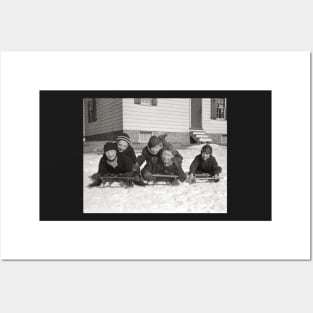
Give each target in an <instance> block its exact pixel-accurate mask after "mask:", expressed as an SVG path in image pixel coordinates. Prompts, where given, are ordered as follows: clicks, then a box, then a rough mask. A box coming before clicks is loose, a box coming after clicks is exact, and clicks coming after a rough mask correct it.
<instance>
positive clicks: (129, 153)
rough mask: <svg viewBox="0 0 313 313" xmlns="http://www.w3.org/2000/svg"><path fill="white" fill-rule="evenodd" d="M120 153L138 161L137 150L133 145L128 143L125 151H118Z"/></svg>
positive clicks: (133, 161) (133, 160)
mask: <svg viewBox="0 0 313 313" xmlns="http://www.w3.org/2000/svg"><path fill="white" fill-rule="evenodd" d="M116 149H117V144H116ZM118 153H119V154H122V155H124V156H127V157H128V158H130V159H131V161H132V163H136V154H135V151H134V149H133V147H132V146H130V145H128V147H127V149H126V150H125V151H123V152H118Z"/></svg>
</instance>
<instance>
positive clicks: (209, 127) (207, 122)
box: [202, 98, 227, 134]
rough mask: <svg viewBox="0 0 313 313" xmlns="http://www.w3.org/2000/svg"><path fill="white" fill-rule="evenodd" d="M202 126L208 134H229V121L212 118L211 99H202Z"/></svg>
mask: <svg viewBox="0 0 313 313" xmlns="http://www.w3.org/2000/svg"><path fill="white" fill-rule="evenodd" d="M202 127H203V130H205V131H206V132H207V133H208V134H227V121H219V120H212V119H211V99H206V98H204V99H202Z"/></svg>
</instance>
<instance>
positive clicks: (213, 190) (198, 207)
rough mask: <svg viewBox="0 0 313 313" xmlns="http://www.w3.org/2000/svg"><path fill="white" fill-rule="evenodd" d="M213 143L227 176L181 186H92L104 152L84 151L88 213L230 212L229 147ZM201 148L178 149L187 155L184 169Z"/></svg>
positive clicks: (115, 184) (85, 193) (218, 159)
mask: <svg viewBox="0 0 313 313" xmlns="http://www.w3.org/2000/svg"><path fill="white" fill-rule="evenodd" d="M212 147H213V155H214V156H215V158H216V160H217V162H218V164H219V165H220V166H221V167H222V169H223V171H222V174H221V176H222V177H223V178H222V179H221V180H220V181H219V182H218V183H207V182H206V183H196V184H192V185H190V184H189V183H187V182H184V183H181V184H180V185H179V186H170V185H148V186H146V187H140V186H136V185H135V186H134V187H133V188H123V187H120V186H119V184H118V183H113V184H112V185H111V187H108V188H102V187H94V188H88V187H87V186H88V184H89V183H90V182H91V181H90V178H89V176H91V175H92V174H93V173H95V172H96V171H97V168H98V162H99V160H100V158H101V155H97V154H91V153H86V154H84V213H227V148H226V147H225V146H218V145H212ZM200 149H201V146H200V145H193V146H190V147H188V148H185V149H179V150H178V151H179V152H180V153H181V154H182V156H183V157H184V160H183V169H184V171H186V172H187V171H188V170H189V166H190V164H191V162H192V160H193V159H194V157H195V156H196V155H197V154H199V152H200ZM139 154H140V153H137V155H139Z"/></svg>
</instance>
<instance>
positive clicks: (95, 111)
mask: <svg viewBox="0 0 313 313" xmlns="http://www.w3.org/2000/svg"><path fill="white" fill-rule="evenodd" d="M93 112H94V113H93V114H94V119H93V120H94V121H96V120H97V102H96V99H93Z"/></svg>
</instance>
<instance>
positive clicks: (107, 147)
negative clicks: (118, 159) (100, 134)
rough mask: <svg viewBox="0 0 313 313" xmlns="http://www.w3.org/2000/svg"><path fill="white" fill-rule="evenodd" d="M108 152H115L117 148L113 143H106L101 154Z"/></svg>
mask: <svg viewBox="0 0 313 313" xmlns="http://www.w3.org/2000/svg"><path fill="white" fill-rule="evenodd" d="M110 150H115V151H117V147H116V144H115V143H113V142H107V143H106V144H105V145H104V146H103V153H105V152H107V151H110Z"/></svg>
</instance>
